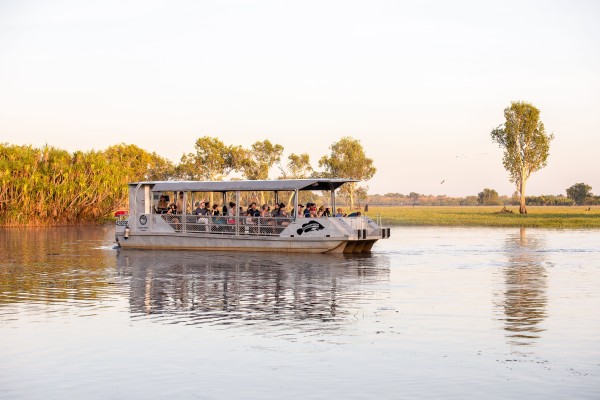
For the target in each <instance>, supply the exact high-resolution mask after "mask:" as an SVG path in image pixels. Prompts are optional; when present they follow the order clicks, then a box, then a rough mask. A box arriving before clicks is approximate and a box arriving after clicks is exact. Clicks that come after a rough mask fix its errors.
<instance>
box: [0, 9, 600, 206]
mask: <svg viewBox="0 0 600 400" xmlns="http://www.w3.org/2000/svg"><path fill="white" fill-rule="evenodd" d="M598 17H600V3H596V2H593V1H575V2H562V1H552V2H545V3H538V2H533V1H508V2H504V3H502V4H488V3H480V2H476V1H457V2H452V3H445V2H441V1H429V2H418V3H414V2H410V3H404V2H393V1H369V2H366V1H350V2H341V1H325V2H315V1H307V2H302V3H298V2H291V1H260V2H253V3H246V2H243V1H201V2H191V1H182V2H178V3H170V2H164V1H144V2H142V1H134V2H127V3H121V2H117V1H92V2H77V1H53V2H43V1H30V2H19V1H5V2H2V3H0V88H1V90H0V142H7V143H10V144H16V145H27V144H31V145H33V146H42V145H44V144H46V143H47V144H49V145H52V146H55V147H58V148H62V149H65V150H69V151H74V150H90V149H97V150H101V149H105V148H106V147H108V146H111V145H114V144H118V143H121V142H124V143H128V144H129V143H131V144H135V145H137V146H139V147H141V148H143V149H146V150H148V151H155V152H156V153H158V154H160V155H161V156H164V157H167V158H169V159H171V160H172V161H174V162H178V161H179V159H180V157H181V155H182V154H183V153H188V152H193V150H194V143H195V141H196V139H197V138H199V137H202V136H216V137H219V138H220V139H221V140H223V141H224V142H225V143H227V144H236V145H238V144H239V145H243V146H245V147H248V146H250V145H251V144H252V143H253V142H255V141H257V140H264V139H269V140H271V141H272V142H274V143H279V144H281V145H283V146H284V147H285V152H284V157H283V159H282V162H283V163H285V162H286V158H287V156H288V155H289V154H290V153H292V152H293V153H297V154H299V153H305V152H306V153H309V155H310V156H311V162H312V165H313V167H314V168H318V159H319V158H320V157H321V156H323V155H325V154H327V153H328V147H329V146H330V145H331V144H332V143H333V142H335V141H337V140H339V139H340V138H341V137H342V136H351V137H354V138H356V139H359V140H360V141H361V143H362V144H363V146H364V148H365V151H366V154H367V156H368V157H371V158H373V159H374V162H375V166H376V167H377V174H376V175H375V177H374V178H373V179H371V180H370V181H368V182H366V184H367V185H368V186H369V193H370V194H385V193H404V194H408V193H409V192H418V193H422V194H433V195H441V194H446V195H449V196H453V197H458V196H461V197H464V196H468V195H476V194H477V193H478V192H480V191H482V190H483V189H484V188H491V189H494V190H496V191H497V192H498V193H499V194H500V195H509V196H510V195H511V194H512V193H513V192H514V190H515V188H514V185H513V184H511V183H510V182H509V180H508V173H507V172H506V171H505V170H504V168H503V166H502V150H501V149H499V148H498V146H497V145H495V144H494V143H492V140H491V138H490V132H491V130H492V129H493V128H495V127H497V126H498V125H500V124H501V123H503V122H504V117H503V110H504V108H506V107H508V106H509V105H510V102H511V101H515V100H522V101H528V102H530V103H532V104H533V105H535V106H536V107H538V108H539V109H540V110H541V120H542V121H543V123H544V125H545V127H546V131H547V133H549V134H550V133H554V135H555V139H554V141H553V142H552V143H551V146H550V157H549V159H548V166H547V167H546V168H544V169H542V170H540V171H538V172H536V173H534V174H533V175H532V176H531V178H530V180H529V183H528V186H527V191H526V194H527V195H540V194H555V195H557V194H565V189H566V188H568V187H570V186H571V185H573V184H575V183H579V182H584V183H586V184H588V185H590V186H592V192H594V193H595V194H600V173H599V172H600V163H599V162H598V161H597V159H596V152H597V149H598V148H600V135H598V132H597V131H598V126H600V113H598V110H599V109H600V74H599V73H598V71H600V51H599V50H598V49H600V25H599V24H597V20H598ZM278 172H279V171H277V170H276V169H273V170H272V176H271V177H276V176H277V174H278ZM441 182H443V183H441Z"/></svg>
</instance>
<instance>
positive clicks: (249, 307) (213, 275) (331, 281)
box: [117, 250, 389, 325]
mask: <svg viewBox="0 0 600 400" xmlns="http://www.w3.org/2000/svg"><path fill="white" fill-rule="evenodd" d="M201 255H202V256H199V253H197V252H194V251H169V252H163V251H157V250H150V251H148V250H146V251H141V250H128V251H120V252H118V256H117V268H118V272H119V274H120V275H121V276H124V277H127V278H128V279H130V296H129V298H130V299H129V302H130V307H131V311H132V312H133V313H134V314H136V313H137V314H144V315H150V316H155V317H156V316H160V317H161V318H163V317H165V318H167V320H168V321H169V322H170V323H186V324H200V323H214V324H236V323H239V324H243V325H248V324H251V323H252V322H256V321H286V323H293V322H294V321H295V322H298V323H301V324H302V323H303V322H307V321H313V322H314V321H320V322H323V321H325V322H335V321H339V319H340V318H342V319H343V318H344V317H346V316H348V315H353V314H355V313H356V312H357V310H358V309H359V308H360V307H361V302H365V301H369V300H370V296H372V295H373V294H372V293H373V291H374V286H376V285H377V284H378V283H380V282H382V281H387V280H388V279H389V262H388V260H387V257H386V256H383V255H370V254H369V255H360V256H358V255H357V256H344V255H319V254H304V255H299V254H287V255H285V254H284V255H282V254H269V253H261V254H255V253H250V254H242V253H229V252H226V253H222V252H206V253H201ZM384 290H387V285H385V287H384ZM334 325H335V324H334Z"/></svg>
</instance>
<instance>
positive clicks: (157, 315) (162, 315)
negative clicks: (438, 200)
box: [0, 226, 600, 399]
mask: <svg viewBox="0 0 600 400" xmlns="http://www.w3.org/2000/svg"><path fill="white" fill-rule="evenodd" d="M112 240H113V229H112V227H110V226H109V227H94V228H57V229H27V230H22V229H20V230H0V398H2V399H4V398H6V399H64V398H87V399H106V398H112V399H121V398H123V399H137V398H144V399H161V398H165V397H167V396H168V397H172V398H179V399H187V398H193V399H217V398H247V399H250V398H272V399H282V398H285V399H296V398H298V399H300V398H301V399H311V398H315V399H319V398H329V399H330V398H345V399H353V398H356V399H366V398H393V399H397V398H415V397H419V398H441V397H443V398H529V399H548V398H557V399H558V398H567V397H568V398H589V399H597V398H600V231H598V230H594V231H589V230H581V231H577V230H568V231H561V230H535V229H527V230H525V229H484V228H396V229H394V230H393V231H392V239H390V240H387V241H380V242H378V243H377V244H376V246H375V247H374V251H373V253H372V254H371V255H367V256H364V255H363V256H341V255H279V254H248V255H246V254H241V253H218V252H210V253H208V252H207V253H203V252H178V251H167V252H155V251H117V250H115V249H113V243H112Z"/></svg>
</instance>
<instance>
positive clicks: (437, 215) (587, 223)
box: [368, 206, 600, 228]
mask: <svg viewBox="0 0 600 400" xmlns="http://www.w3.org/2000/svg"><path fill="white" fill-rule="evenodd" d="M507 208H508V210H510V211H512V213H506V212H503V213H500V212H499V211H500V210H501V209H502V207H501V206H492V207H411V206H396V207H394V206H392V207H376V206H369V212H368V215H369V216H370V217H371V218H375V217H376V216H377V215H378V214H381V218H382V220H383V222H384V224H387V225H422V226H425V225H432V226H436V225H437V226H526V227H539V228H600V207H598V206H592V207H591V210H589V211H588V208H590V207H589V206H575V207H533V206H532V207H527V214H526V215H520V214H519V208H518V207H507Z"/></svg>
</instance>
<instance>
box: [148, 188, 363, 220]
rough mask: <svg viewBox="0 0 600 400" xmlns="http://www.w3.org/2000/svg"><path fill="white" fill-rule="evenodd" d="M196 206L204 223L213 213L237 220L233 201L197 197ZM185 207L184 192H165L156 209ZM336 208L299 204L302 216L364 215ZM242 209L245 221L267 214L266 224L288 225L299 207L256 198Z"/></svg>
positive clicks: (167, 211)
mask: <svg viewBox="0 0 600 400" xmlns="http://www.w3.org/2000/svg"><path fill="white" fill-rule="evenodd" d="M194 207H195V208H194V210H193V212H192V214H195V215H197V216H198V222H200V223H208V222H209V218H210V217H221V218H218V219H215V218H213V220H214V221H216V222H217V223H228V224H233V223H235V217H236V208H235V207H236V204H235V203H234V202H232V201H230V202H229V203H228V205H223V207H222V208H221V209H219V206H218V205H217V204H213V205H212V206H211V205H210V204H209V203H208V202H206V201H196V202H195V203H194ZM183 209H184V205H183V192H179V193H178V195H177V200H176V202H175V203H169V196H168V195H162V196H160V200H159V202H158V204H157V205H156V212H157V213H158V214H181V210H183ZM336 211H337V212H336V213H335V214H332V212H331V209H330V208H329V207H325V206H320V207H319V208H317V205H316V204H315V203H306V206H304V205H303V204H298V218H321V217H331V216H334V217H359V216H360V215H361V214H360V212H354V213H352V214H349V215H347V214H345V213H343V212H342V209H341V208H338V209H337V210H336ZM238 212H239V214H238V215H239V216H241V217H245V219H244V222H243V223H246V224H248V225H251V224H256V223H257V219H256V218H267V219H268V220H265V224H273V225H274V224H278V225H288V224H289V219H290V218H293V217H295V216H296V212H295V210H292V211H291V213H288V211H287V210H286V205H285V203H279V204H276V205H275V207H273V209H271V206H269V205H268V204H263V205H262V207H260V209H259V208H258V206H257V204H256V202H252V203H250V205H249V206H248V208H247V209H246V210H244V208H243V207H241V206H240V207H239V209H238Z"/></svg>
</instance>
